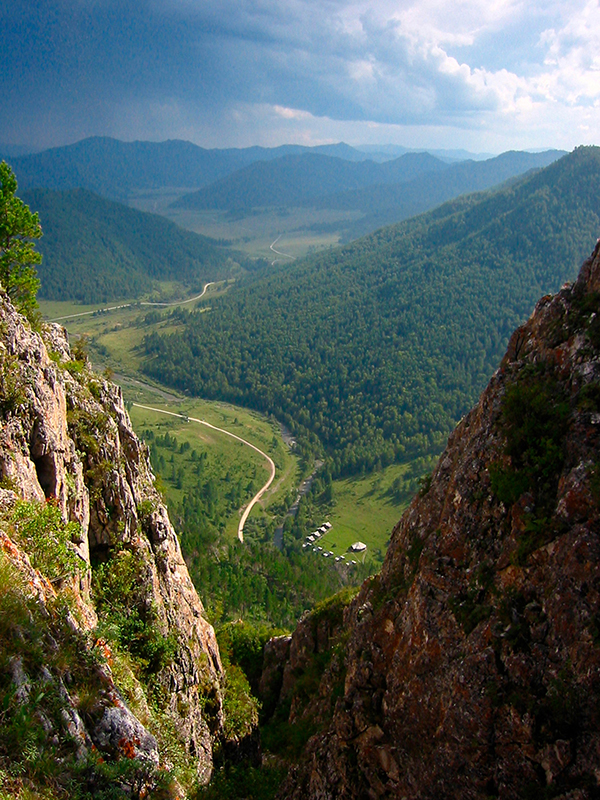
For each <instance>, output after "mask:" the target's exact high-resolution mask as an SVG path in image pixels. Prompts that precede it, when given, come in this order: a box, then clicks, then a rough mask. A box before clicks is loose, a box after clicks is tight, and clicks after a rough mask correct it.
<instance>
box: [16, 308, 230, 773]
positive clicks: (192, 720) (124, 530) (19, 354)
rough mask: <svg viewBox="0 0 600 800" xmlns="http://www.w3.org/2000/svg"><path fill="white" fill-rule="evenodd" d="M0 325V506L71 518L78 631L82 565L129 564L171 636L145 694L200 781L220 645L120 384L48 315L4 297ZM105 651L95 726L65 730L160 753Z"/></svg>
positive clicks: (23, 562) (47, 590)
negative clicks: (36, 324)
mask: <svg viewBox="0 0 600 800" xmlns="http://www.w3.org/2000/svg"><path fill="white" fill-rule="evenodd" d="M0 330H1V333H2V335H1V338H0V478H1V479H2V486H3V487H4V490H3V491H2V492H1V493H0V510H3V511H5V512H6V511H8V510H10V507H11V505H12V504H14V503H15V502H16V499H17V498H23V499H25V500H32V501H39V502H40V503H46V502H47V501H50V502H52V503H53V504H56V505H57V506H58V508H59V509H60V512H61V515H62V517H63V518H64V519H65V520H70V521H73V522H76V523H78V526H79V527H78V531H79V533H78V535H77V536H76V539H75V540H74V541H73V547H74V548H75V550H76V551H77V553H78V555H79V559H80V561H81V563H82V565H83V569H82V570H80V575H79V577H78V578H77V579H70V580H71V581H72V586H70V591H71V595H72V597H73V598H74V601H73V602H74V603H75V606H76V610H77V613H76V614H74V615H72V616H71V624H72V627H73V628H76V629H77V630H78V631H79V632H80V633H81V634H82V636H83V639H82V641H85V634H86V632H87V631H91V630H92V629H93V628H94V626H95V625H96V623H97V621H98V617H97V608H96V607H95V600H94V597H93V592H92V579H91V575H92V569H91V567H92V565H93V566H94V567H98V566H102V565H107V564H111V563H113V560H114V559H115V558H117V557H121V558H123V554H126V555H127V556H128V557H129V562H128V563H133V564H135V569H136V570H137V572H136V576H137V579H138V581H137V583H138V585H137V586H136V587H135V588H136V592H137V594H136V598H137V599H136V602H137V604H138V607H139V609H140V613H141V614H142V615H145V616H146V617H147V618H148V619H151V620H152V625H153V631H156V637H157V640H161V641H163V642H164V641H167V640H168V642H169V646H170V650H169V657H168V658H165V659H163V661H162V662H160V663H159V664H158V666H157V667H156V669H155V670H154V674H153V676H152V686H153V691H154V696H155V698H158V700H157V701H156V702H157V703H159V705H160V707H161V713H162V714H163V715H167V716H168V717H169V719H170V720H171V723H170V724H171V725H172V728H173V730H175V731H176V732H177V735H178V736H179V737H180V738H181V740H182V741H183V743H184V745H185V748H186V749H187V751H188V753H189V754H191V755H192V756H194V757H195V759H196V760H197V764H198V772H199V774H200V777H201V779H202V780H207V779H208V777H209V776H210V773H211V771H212V765H213V755H212V750H213V742H214V740H215V738H218V737H219V736H220V735H221V733H222V722H223V719H222V703H221V689H220V685H221V679H222V666H221V661H220V656H219V650H218V646H217V643H216V639H215V635H214V631H213V629H212V627H211V626H210V624H209V623H208V622H207V621H206V619H205V618H204V611H203V607H202V604H201V602H200V599H199V598H198V595H197V593H196V591H195V589H194V587H193V585H192V583H191V580H190V577H189V575H188V571H187V568H186V565H185V562H184V561H183V558H182V555H181V551H180V548H179V544H178V541H177V538H176V535H175V532H174V530H173V527H172V526H171V523H170V521H169V517H168V514H167V511H166V508H165V506H164V505H163V503H162V501H161V498H160V495H159V494H158V492H157V491H156V489H155V488H154V477H153V475H152V472H151V469H150V465H149V459H148V453H147V450H146V448H145V446H144V445H143V444H142V443H141V442H140V441H139V440H138V438H137V437H136V435H135V433H134V432H133V429H132V427H131V423H130V420H129V417H128V415H127V413H126V411H125V408H124V405H123V399H122V396H121V392H120V389H119V388H118V387H116V386H114V385H112V384H110V383H109V382H107V381H105V380H104V379H102V378H100V377H99V376H97V375H94V374H93V373H92V372H91V370H90V369H89V367H88V366H87V365H86V364H85V363H84V362H82V361H81V360H79V361H77V360H76V359H74V356H73V355H72V353H71V351H70V349H69V345H68V343H67V339H66V332H65V331H64V330H63V329H62V328H60V327H59V326H56V325H55V326H49V327H48V328H47V329H45V330H44V332H43V338H42V336H40V335H38V334H37V333H35V332H33V331H31V329H30V327H29V326H28V324H27V323H26V322H25V321H24V319H23V318H22V317H21V316H20V315H18V314H17V313H16V312H15V311H14V309H13V308H12V306H11V305H10V303H8V301H7V300H6V299H5V298H4V297H0ZM0 537H1V541H0V544H1V547H2V550H3V552H4V553H5V555H6V556H7V557H8V559H9V560H10V561H11V563H12V564H13V566H14V567H16V568H17V569H18V570H19V572H20V573H21V574H22V575H23V576H24V578H25V580H26V581H27V583H28V585H29V586H30V587H33V589H34V590H35V592H36V593H37V597H38V600H39V603H40V604H41V605H50V604H51V603H52V602H53V598H55V597H56V589H57V588H60V586H61V581H60V580H59V581H58V584H57V583H55V582H54V583H53V584H50V583H49V582H48V581H47V580H46V579H45V578H44V576H43V575H42V574H40V572H39V571H37V570H35V569H33V567H32V566H31V564H30V561H29V559H28V557H27V555H26V553H25V552H24V551H23V548H22V546H19V545H18V543H17V542H15V541H13V540H12V539H11V537H10V532H9V531H2V532H0ZM63 583H64V581H63ZM115 599H116V600H118V599H119V598H115ZM137 610H138V609H137V608H136V612H137ZM88 638H89V637H88ZM90 641H91V640H90ZM96 644H97V643H96ZM108 655H109V657H108V661H107V663H106V664H105V667H104V668H103V674H102V675H100V676H99V677H98V680H99V682H100V683H99V685H100V690H99V691H100V695H99V697H100V700H99V703H100V706H101V707H100V708H99V709H96V713H95V715H94V725H93V726H92V728H90V727H89V725H87V726H86V725H84V724H83V722H82V721H81V719H80V718H79V717H78V716H77V714H74V716H73V719H72V720H71V723H72V726H73V731H75V733H77V735H78V736H80V739H81V741H82V742H84V743H86V742H92V743H93V744H94V745H95V746H96V748H98V750H100V751H101V752H102V751H116V750H118V749H119V742H120V741H121V740H123V741H126V742H127V741H132V742H134V744H135V743H137V744H135V747H134V748H133V751H132V753H131V754H132V755H134V756H136V755H137V756H140V755H142V756H143V757H144V758H147V759H149V760H150V761H152V762H155V763H158V755H157V750H156V741H155V740H154V738H153V737H152V736H151V735H150V734H149V733H148V731H147V730H146V729H145V728H144V726H143V725H142V723H141V722H140V721H139V720H138V719H136V717H135V716H134V714H133V713H132V711H131V710H130V709H129V708H128V707H127V703H126V702H125V701H124V699H123V696H122V695H121V694H120V693H119V692H118V690H117V689H116V686H115V683H114V680H113V678H112V675H111V670H110V652H108ZM15 669H16V670H17V673H18V668H17V667H15ZM101 672H102V670H101ZM38 677H39V676H36V680H37V679H38ZM50 678H51V679H52V680H53V681H55V682H57V681H58V677H57V676H50ZM50 678H49V680H50ZM23 680H24V681H25V683H26V682H27V679H26V678H24V679H23ZM24 685H25V684H24ZM72 705H73V708H75V706H76V703H73V704H72ZM78 726H79V727H78ZM130 749H131V748H130ZM134 751H135V752H134Z"/></svg>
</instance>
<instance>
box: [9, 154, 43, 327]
mask: <svg viewBox="0 0 600 800" xmlns="http://www.w3.org/2000/svg"><path fill="white" fill-rule="evenodd" d="M16 191H17V179H16V177H15V174H14V172H13V171H12V169H11V168H10V167H9V166H8V164H7V163H6V161H2V162H1V163H0V286H1V287H2V288H3V289H4V290H5V291H6V293H7V294H8V296H9V298H10V300H11V302H12V303H13V304H14V305H15V306H16V308H18V310H19V311H21V312H22V313H23V314H25V316H27V317H28V318H29V319H32V318H33V316H34V311H35V309H36V308H37V301H36V299H35V296H36V293H37V290H38V288H39V285H40V282H39V280H38V277H37V272H36V269H35V265H36V264H39V263H41V260H42V257H41V255H40V254H39V253H38V252H37V251H36V249H35V245H34V242H33V241H32V240H33V239H39V238H40V236H41V235H42V226H41V225H40V220H39V217H38V215H37V214H32V213H31V211H30V210H29V206H27V205H25V203H24V202H23V201H22V200H20V199H19V198H18V197H16V196H15V192H16Z"/></svg>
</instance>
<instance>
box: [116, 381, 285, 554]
mask: <svg viewBox="0 0 600 800" xmlns="http://www.w3.org/2000/svg"><path fill="white" fill-rule="evenodd" d="M142 391H144V392H145V396H142V397H140V394H141V393H142ZM148 394H150V392H149V390H148V389H144V388H142V390H139V389H138V390H137V391H136V390H135V389H132V387H131V386H129V387H127V386H126V387H125V396H126V398H127V399H128V400H133V401H134V402H140V401H145V403H147V402H148V397H147V396H148ZM134 398H135V399H134ZM145 403H142V404H145ZM153 405H155V406H156V407H160V408H163V409H164V410H168V411H175V412H176V413H179V414H183V415H186V416H188V417H196V418H198V419H203V420H205V421H206V422H209V423H211V424H212V425H215V426H217V427H219V428H223V429H224V430H227V431H229V432H231V433H234V434H236V435H237V436H241V437H242V438H244V439H247V440H248V441H249V442H251V443H252V444H254V445H255V446H256V447H258V448H260V449H261V450H262V451H263V452H265V453H267V454H268V455H269V456H270V457H271V458H272V459H273V461H274V462H275V468H276V477H275V480H274V482H273V484H272V485H271V486H270V487H269V490H268V491H267V492H266V493H265V495H263V497H262V498H261V501H260V503H259V504H258V505H257V506H255V507H254V509H253V511H252V514H251V519H255V518H256V517H260V516H262V515H265V516H267V517H270V516H271V514H270V511H269V508H270V507H272V506H278V505H280V504H281V503H283V502H284V500H285V499H286V498H287V496H288V495H289V493H290V492H293V491H294V489H295V487H296V486H297V485H298V482H299V481H300V479H301V475H300V470H299V464H298V459H297V458H296V457H295V456H294V455H293V453H292V452H291V451H290V449H289V448H288V447H287V445H285V444H284V443H283V441H282V439H281V431H280V428H279V425H278V424H277V423H276V422H274V421H271V420H268V419H267V418H266V417H264V416H261V415H259V414H255V413H253V412H250V411H247V410H245V409H240V408H235V407H234V406H229V405H227V404H224V403H209V402H205V401H198V400H183V401H182V400H177V401H171V402H162V403H160V402H158V403H157V402H154V403H153ZM129 413H130V416H131V420H132V423H133V425H134V428H135V430H136V431H137V433H138V434H139V435H140V436H142V437H143V438H144V439H145V440H146V441H147V442H148V444H149V445H150V449H151V452H152V458H153V464H154V466H155V467H157V468H158V471H159V473H160V475H161V478H162V480H163V483H164V491H165V494H166V498H167V501H168V503H169V505H170V507H172V508H177V507H178V506H179V505H181V503H183V500H184V496H185V495H186V494H189V493H190V492H192V491H194V490H195V489H196V488H197V487H199V489H204V490H205V491H208V490H209V491H210V492H211V493H213V494H214V498H213V503H212V505H213V507H214V513H213V518H214V519H215V520H217V522H216V525H217V527H218V528H219V530H220V533H223V534H225V536H226V538H229V539H233V538H235V536H236V535H237V527H238V522H239V510H240V508H241V507H242V506H244V505H245V504H246V503H247V502H248V500H250V498H251V497H252V496H253V495H254V494H255V493H256V492H257V491H258V489H260V487H261V486H262V485H263V484H264V483H265V481H266V480H267V478H268V476H269V468H268V465H267V463H266V461H265V459H263V458H262V457H261V456H260V455H259V454H258V453H256V451H254V450H252V449H251V448H249V447H247V446H246V445H244V444H242V443H241V442H237V441H235V440H234V439H231V437H229V436H227V435H226V434H224V433H220V432H219V431H214V430H212V429H210V428H207V427H206V426H204V425H200V424H198V423H197V422H193V421H192V420H190V421H188V422H186V421H184V420H182V419H178V418H175V417H170V416H167V415H164V414H160V413H157V412H155V411H148V410H146V409H141V408H138V407H136V406H135V405H133V406H132V407H131V409H130V412H129ZM166 433H168V436H169V439H175V445H173V444H171V445H170V446H165V445H162V444H159V443H162V442H164V439H165V434H166ZM194 453H195V454H196V455H195V456H194V455H193V454H194ZM203 454H204V455H203ZM199 465H200V466H201V468H200V467H199ZM206 487H208V489H207V488H206Z"/></svg>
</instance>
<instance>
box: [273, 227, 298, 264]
mask: <svg viewBox="0 0 600 800" xmlns="http://www.w3.org/2000/svg"><path fill="white" fill-rule="evenodd" d="M282 236H283V234H282V233H280V234H279V236H278V237H277V238H276V239H275V241H274V242H271V244H270V245H269V250H272V251H273V252H274V253H277V255H278V256H285V257H286V258H291V259H292V261H295V260H296V256H291V255H290V254H289V253H282V252H281V250H275V248H274V247H273V245H275V244H277V242H278V241H279V240H280V239H281V237H282ZM277 261H279V259H278V258H276V259H275V261H271V266H273V264H276V263H277Z"/></svg>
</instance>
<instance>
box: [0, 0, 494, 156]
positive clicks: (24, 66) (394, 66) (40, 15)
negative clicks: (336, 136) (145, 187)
mask: <svg viewBox="0 0 600 800" xmlns="http://www.w3.org/2000/svg"><path fill="white" fill-rule="evenodd" d="M347 8H348V3H345V2H335V1H334V0H331V1H330V2H319V3H314V2H300V1H299V0H288V2H277V3H275V2H227V1H225V2H220V3H207V2H198V1H197V0H196V1H192V0H189V2H186V1H185V0H137V2H119V1H118V0H96V1H94V0H45V2H43V3H42V4H33V3H29V2H28V3H24V2H22V0H17V2H12V3H6V2H4V3H2V6H1V7H0V9H1V10H0V24H1V27H2V30H3V31H5V33H6V35H5V42H7V46H6V47H3V48H1V50H0V75H1V78H0V81H1V88H2V94H3V97H4V108H5V111H4V115H3V119H2V121H1V123H0V140H4V141H7V140H16V139H17V138H19V137H20V138H22V137H23V136H24V134H25V132H26V131H25V130H24V128H29V132H30V133H31V132H32V131H34V130H35V131H37V134H38V137H39V136H40V134H42V133H43V131H44V130H46V131H47V132H50V131H51V130H52V129H53V128H58V129H61V128H62V127H64V126H69V127H70V128H71V130H72V131H73V132H74V134H75V138H76V136H77V135H85V134H86V133H92V132H94V131H97V130H99V129H100V130H101V129H102V127H103V124H104V127H105V128H108V129H110V127H111V125H113V126H114V124H115V116H118V115H119V114H120V113H123V109H124V108H125V109H127V107H128V106H129V107H132V106H135V107H137V108H140V109H142V108H143V107H144V105H145V104H150V105H151V104H153V103H154V104H156V103H165V102H167V103H169V104H173V103H175V104H177V106H178V108H180V109H181V108H184V109H185V107H186V105H192V106H193V108H194V113H195V114H198V113H204V114H205V115H210V114H219V113H220V112H221V111H222V110H223V109H226V108H227V107H229V106H231V105H232V104H235V103H266V104H272V105H273V104H276V105H277V104H278V105H284V106H287V107H292V108H297V109H302V110H305V111H308V112H310V113H311V114H314V115H317V116H329V117H331V118H334V119H354V120H363V119H375V120H379V121H387V122H398V121H406V120H410V121H415V120H419V119H426V118H429V117H431V115H432V114H433V113H436V114H439V113H440V112H442V113H453V112H455V111H456V110H457V109H459V108H461V107H463V106H464V105H465V104H466V105H467V106H472V105H473V103H474V102H475V104H476V105H478V106H481V105H482V103H483V104H484V105H489V103H490V98H489V96H487V97H486V95H485V92H484V93H483V94H482V96H481V97H479V98H477V99H475V100H474V97H473V92H471V91H467V92H466V93H465V90H464V86H461V85H458V86H457V87H456V89H457V90H456V91H454V92H452V91H450V92H449V91H448V88H452V84H453V83H458V84H461V81H458V82H457V81H456V80H455V78H454V77H453V76H448V75H441V76H439V75H438V74H437V73H438V63H437V61H438V59H436V57H435V55H433V56H432V55H431V53H425V54H415V53H413V54H411V53H409V52H408V40H406V39H403V38H402V36H398V35H397V34H398V30H397V26H394V25H390V24H387V25H383V26H382V25H380V24H379V23H377V22H376V21H375V20H374V19H371V20H370V19H369V14H368V13H367V14H365V15H363V18H362V27H360V28H358V29H355V30H352V29H351V28H348V27H345V22H344V12H345V10H346V9H347ZM432 77H436V81H437V85H436V82H435V81H432ZM446 84H448V86H446ZM11 134H13V135H11ZM32 138H35V136H34V137H32Z"/></svg>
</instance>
